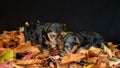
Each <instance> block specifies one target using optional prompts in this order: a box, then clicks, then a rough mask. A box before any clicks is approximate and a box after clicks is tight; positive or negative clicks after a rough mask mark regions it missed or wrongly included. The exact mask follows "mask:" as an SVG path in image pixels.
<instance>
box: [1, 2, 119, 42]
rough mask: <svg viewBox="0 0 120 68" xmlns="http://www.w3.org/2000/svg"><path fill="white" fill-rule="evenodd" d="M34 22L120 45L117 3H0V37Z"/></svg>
mask: <svg viewBox="0 0 120 68" xmlns="http://www.w3.org/2000/svg"><path fill="white" fill-rule="evenodd" d="M37 19H38V20H41V21H43V22H59V23H65V24H66V25H67V27H68V30H69V31H75V32H80V31H82V30H88V31H95V32H98V33H100V34H101V35H102V36H103V37H104V38H105V40H107V41H114V42H120V30H119V29H120V27H119V25H120V1H119V0H112V1H111V0H99V1H98V0H59V1H58V0H26V1H25V0H24V1H22V0H16V1H13V0H8V1H6V0H3V1H0V32H1V33H2V31H3V30H15V29H17V28H18V27H19V26H22V25H23V24H24V22H25V21H33V20H37Z"/></svg>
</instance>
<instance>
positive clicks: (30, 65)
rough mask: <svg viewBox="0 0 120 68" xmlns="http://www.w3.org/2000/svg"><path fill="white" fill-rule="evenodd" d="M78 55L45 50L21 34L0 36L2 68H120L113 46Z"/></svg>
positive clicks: (119, 60) (80, 50)
mask: <svg viewBox="0 0 120 68" xmlns="http://www.w3.org/2000/svg"><path fill="white" fill-rule="evenodd" d="M101 45H102V47H101V48H97V47H93V46H91V47H90V48H89V49H84V48H79V49H78V51H77V52H75V53H72V52H70V51H67V50H65V51H61V50H49V49H41V47H40V45H38V44H35V43H33V42H31V41H25V38H24V35H23V33H22V32H21V31H4V32H3V33H2V34H0V68H119V67H120V50H119V49H117V48H116V47H117V46H118V45H114V44H113V43H112V42H108V43H107V44H106V45H105V44H103V43H101Z"/></svg>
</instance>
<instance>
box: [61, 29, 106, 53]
mask: <svg viewBox="0 0 120 68" xmlns="http://www.w3.org/2000/svg"><path fill="white" fill-rule="evenodd" d="M102 42H104V39H103V38H102V36H101V35H99V34H98V33H95V32H87V31H82V32H80V33H71V32H70V33H69V32H68V33H67V34H66V36H65V37H64V39H63V49H67V50H70V51H72V52H73V51H75V49H78V48H79V47H84V48H86V49H88V48H89V47H90V46H96V47H100V45H101V43H102Z"/></svg>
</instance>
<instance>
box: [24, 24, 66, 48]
mask: <svg viewBox="0 0 120 68" xmlns="http://www.w3.org/2000/svg"><path fill="white" fill-rule="evenodd" d="M65 30H66V27H65V25H64V24H60V23H46V24H44V25H41V24H40V23H39V22H32V23H26V24H25V26H24V35H25V39H26V40H30V41H32V42H34V43H37V44H40V45H41V47H42V48H47V47H48V46H49V45H50V46H51V48H53V47H55V45H56V44H57V43H58V42H59V41H60V39H61V37H62V34H63V33H64V32H65Z"/></svg>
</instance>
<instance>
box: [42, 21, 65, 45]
mask: <svg viewBox="0 0 120 68" xmlns="http://www.w3.org/2000/svg"><path fill="white" fill-rule="evenodd" d="M44 31H45V33H47V37H48V39H49V41H50V42H51V43H52V44H57V42H58V41H60V40H61V37H62V35H63V33H64V32H65V31H66V27H65V25H64V24H60V23H47V24H45V30H44Z"/></svg>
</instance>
